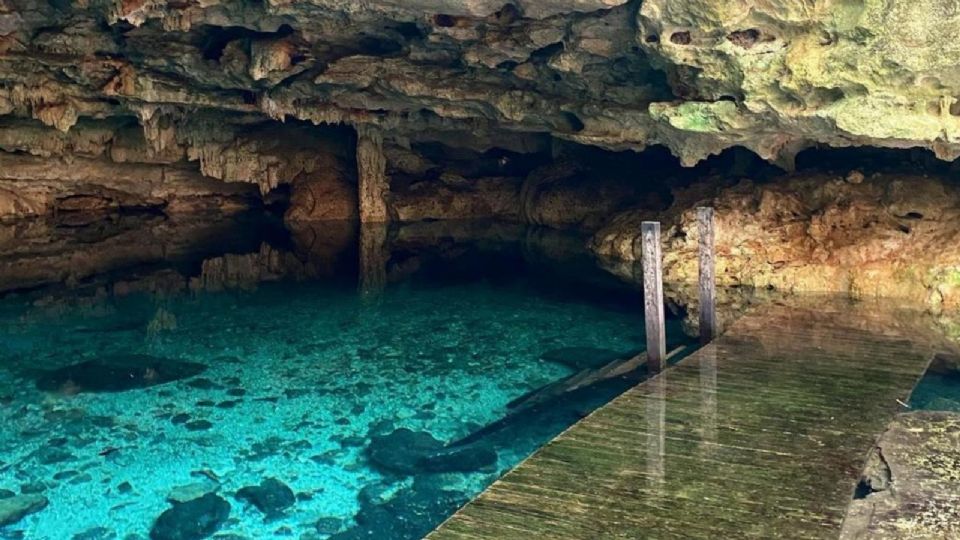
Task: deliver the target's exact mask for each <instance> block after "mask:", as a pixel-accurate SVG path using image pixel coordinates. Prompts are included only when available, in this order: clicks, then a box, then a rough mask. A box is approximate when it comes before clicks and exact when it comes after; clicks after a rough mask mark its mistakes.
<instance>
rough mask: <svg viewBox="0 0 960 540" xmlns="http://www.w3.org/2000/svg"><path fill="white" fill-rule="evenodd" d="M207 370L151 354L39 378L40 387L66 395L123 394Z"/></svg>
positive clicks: (94, 363)
mask: <svg viewBox="0 0 960 540" xmlns="http://www.w3.org/2000/svg"><path fill="white" fill-rule="evenodd" d="M205 369H206V366H204V365H202V364H196V363H193V362H182V361H178V360H173V359H169V358H156V357H152V356H147V355H137V354H132V355H126V356H115V357H107V358H100V359H97V360H88V361H86V362H81V363H79V364H73V365H70V366H66V367H63V368H60V369H57V370H54V371H49V372H45V373H43V374H41V375H40V377H39V378H38V379H37V388H39V389H40V390H45V391H58V392H65V393H79V392H122V391H125V390H132V389H137V388H147V387H150V386H155V385H158V384H164V383H168V382H171V381H176V380H180V379H185V378H188V377H192V376H194V375H197V374H198V373H201V372H202V371H203V370H205Z"/></svg>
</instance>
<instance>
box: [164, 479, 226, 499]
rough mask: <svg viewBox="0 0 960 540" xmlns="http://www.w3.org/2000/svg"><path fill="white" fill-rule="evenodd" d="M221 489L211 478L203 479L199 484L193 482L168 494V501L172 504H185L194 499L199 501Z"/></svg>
mask: <svg viewBox="0 0 960 540" xmlns="http://www.w3.org/2000/svg"><path fill="white" fill-rule="evenodd" d="M218 489H220V484H219V483H218V482H215V481H213V480H211V479H210V478H202V479H201V480H200V481H199V482H192V483H190V484H186V485H183V486H177V487H175V488H173V489H172V490H171V491H170V493H169V494H167V500H168V501H170V502H172V503H185V502H189V501H192V500H194V499H199V498H200V497H203V496H204V495H206V494H208V493H214V492H216V491H217V490H218Z"/></svg>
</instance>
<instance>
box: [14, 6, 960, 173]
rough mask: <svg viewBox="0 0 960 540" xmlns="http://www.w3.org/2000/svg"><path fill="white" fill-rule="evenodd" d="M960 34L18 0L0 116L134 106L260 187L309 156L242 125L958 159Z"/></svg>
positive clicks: (929, 20) (158, 138)
mask: <svg viewBox="0 0 960 540" xmlns="http://www.w3.org/2000/svg"><path fill="white" fill-rule="evenodd" d="M958 30H960V10H958V8H957V5H956V3H955V2H953V1H952V0H919V1H918V0H911V1H909V2H908V1H906V0H804V1H801V2H797V1H787V0H694V1H690V2H671V1H669V0H645V1H643V2H638V1H624V0H557V1H536V2H534V1H526V0H524V1H517V2H504V1H503V0H491V1H486V0H477V1H466V0H462V1H457V0H421V1H413V2H408V1H403V2H400V1H393V0H381V1H377V2H366V3H364V4H363V5H359V4H356V5H355V4H344V3H343V2H339V1H332V0H311V1H307V2H284V1H274V2H239V1H223V0H211V1H208V2H177V3H168V2H156V1H129V2H128V1H124V2H101V1H87V2H72V3H70V2H41V1H37V0H3V1H2V2H0V54H2V56H0V73H2V76H0V83H2V84H0V114H5V115H7V116H8V117H9V118H7V119H6V121H7V126H8V128H10V129H31V127H28V126H32V128H33V129H35V127H36V126H35V125H33V124H27V125H22V126H21V127H19V128H18V127H17V126H18V125H19V124H17V125H14V126H11V125H10V123H9V122H11V121H13V120H14V119H26V118H31V119H35V120H37V121H38V122H39V123H42V124H43V125H46V126H50V127H51V128H54V129H56V130H59V131H61V132H66V131H68V130H70V129H71V128H73V127H75V126H76V125H77V124H78V123H82V122H83V121H84V119H88V120H89V119H98V120H102V119H110V118H116V117H128V118H135V119H136V121H137V123H139V124H140V125H142V127H143V131H144V135H145V137H146V139H147V143H148V144H147V147H148V150H149V151H148V152H147V153H149V154H151V155H157V154H163V155H164V156H166V157H167V158H172V157H185V158H187V159H189V160H192V161H200V162H201V165H202V169H203V172H204V174H206V175H208V176H212V177H215V178H220V179H225V180H234V181H249V182H254V183H257V184H259V185H260V186H261V189H263V190H269V189H272V188H273V187H275V186H276V184H277V183H283V182H287V181H290V176H291V175H292V174H295V173H296V172H297V171H298V167H297V165H299V164H291V163H276V162H275V161H270V160H267V162H264V161H262V160H259V161H258V160H256V159H253V158H240V157H237V156H234V155H232V152H231V150H232V151H234V152H236V151H241V150H242V151H243V152H255V151H266V150H268V149H266V148H262V147H259V146H256V145H253V146H250V145H248V146H237V147H231V146H230V144H229V143H231V142H232V141H233V139H234V137H232V136H231V135H232V133H231V129H230V127H229V126H230V125H234V126H236V125H241V126H248V127H249V126H250V125H251V124H252V123H256V122H259V121H264V120H267V119H276V120H283V119H299V120H304V121H308V122H311V123H315V124H319V123H337V122H345V123H348V124H352V125H355V126H361V125H372V126H377V127H378V128H379V129H381V130H383V132H384V134H385V137H386V138H388V139H400V140H404V141H409V140H417V139H428V140H429V139H433V140H437V139H443V138H446V137H451V136H458V134H459V135H460V136H464V137H467V136H469V138H473V139H475V143H478V144H481V145H485V146H487V147H494V146H497V145H498V137H499V136H500V135H501V134H502V133H503V132H505V131H509V132H527V133H550V134H552V135H553V136H555V137H557V138H560V139H566V140H571V141H576V142H579V143H585V144H593V145H599V146H603V147H606V148H611V149H622V148H631V149H642V148H644V147H646V146H648V145H650V144H665V145H667V146H669V147H670V148H671V149H672V150H673V151H674V152H675V153H676V154H677V155H678V156H679V157H681V159H682V161H683V162H684V163H686V164H693V163H696V162H697V161H698V160H700V159H703V158H704V157H706V156H708V155H710V154H714V153H717V152H719V151H720V150H722V149H723V148H727V147H730V146H734V145H742V146H745V147H748V148H750V149H752V150H754V151H755V152H757V153H758V154H760V155H761V156H763V157H764V158H766V159H770V160H776V161H779V162H781V163H784V164H789V163H790V162H791V160H792V158H793V156H794V155H795V153H796V152H797V151H798V150H799V149H801V148H804V147H809V146H811V145H813V144H816V143H826V144H830V145H835V146H846V145H852V144H853V145H863V144H869V145H876V146H889V147H905V146H924V147H928V148H931V149H934V150H935V151H936V152H937V153H938V155H939V156H941V157H944V158H954V157H956V156H957V155H958V153H960V152H958V149H960V144H958V143H960V118H958V114H960V104H958V103H957V98H958V96H960V74H958V73H957V71H956V70H955V69H954V65H953V59H954V58H956V57H957V55H958V53H960V44H958V42H957V40H955V39H953V36H955V35H956V34H957V32H958ZM99 133H100V134H101V135H102V134H103V131H102V130H101V131H100V132H99ZM87 142H88V143H89V142H90V141H87ZM101 142H102V141H101ZM7 146H9V142H8V143H7V145H5V148H6V147H7ZM48 151H49V149H48ZM228 165H233V167H230V166H228Z"/></svg>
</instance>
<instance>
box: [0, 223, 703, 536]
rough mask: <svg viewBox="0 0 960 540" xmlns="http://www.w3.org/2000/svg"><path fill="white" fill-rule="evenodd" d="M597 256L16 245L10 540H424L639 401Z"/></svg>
mask: <svg viewBox="0 0 960 540" xmlns="http://www.w3.org/2000/svg"><path fill="white" fill-rule="evenodd" d="M584 244H585V238H583V237H580V236H577V235H571V234H565V233H559V232H556V231H549V230H544V229H535V228H526V227H523V226H517V225H511V224H502V223H478V222H470V223H420V224H415V225H409V226H394V227H391V228H386V227H372V228H360V227H359V226H358V225H356V224H352V223H336V222H330V223H315V224H309V225H303V226H299V227H296V228H294V229H292V230H287V229H285V228H284V227H283V225H282V224H281V223H279V222H278V221H276V220H271V219H264V218H263V217H262V216H257V217H251V216H243V215H241V216H236V217H234V218H231V219H227V220H221V221H215V222H211V221H203V220H197V221H194V220H183V221H174V220H170V219H166V218H163V217H160V216H124V217H120V218H117V219H116V220H114V221H111V222H109V223H91V224H87V225H86V226H85V227H69V228H65V227H58V226H56V225H55V224H51V223H44V222H27V223H20V224H17V225H14V226H5V227H0V248H2V251H0V253H3V254H4V255H3V256H2V257H0V291H2V293H0V294H2V297H0V333H2V336H0V338H2V345H0V401H2V403H4V405H5V408H4V410H5V411H7V412H5V413H4V414H5V416H4V417H3V418H0V421H4V422H6V423H7V425H9V426H11V427H10V429H9V430H8V431H7V434H6V435H4V436H0V452H2V453H0V456H2V457H0V508H8V507H9V508H12V507H16V508H18V510H17V513H13V512H10V513H7V514H4V512H3V511H0V538H2V537H17V536H18V535H25V537H26V538H33V537H37V538H44V537H50V538H54V537H56V538H73V537H75V535H76V537H77V538H87V537H90V538H96V537H97V536H96V535H97V534H100V535H101V536H103V537H110V535H116V536H117V537H121V538H122V537H125V536H126V535H130V534H132V535H139V536H138V537H146V536H149V537H150V538H151V539H153V540H158V539H160V540H162V539H167V538H181V537H197V538H201V537H204V535H207V536H209V535H210V534H213V531H218V530H219V531H223V532H224V533H226V534H235V535H237V537H238V538H240V537H246V538H272V537H283V536H289V535H297V534H299V535H300V537H301V538H328V537H329V538H337V539H339V540H343V539H352V538H392V539H405V538H411V539H413V538H420V537H421V536H423V535H424V534H426V533H427V532H429V531H430V530H431V529H432V528H433V527H435V526H436V525H437V524H438V523H439V522H441V521H442V520H443V519H445V518H446V517H447V516H449V515H450V514H451V513H453V512H454V511H455V510H456V509H457V508H459V507H460V506H461V505H462V504H464V503H465V502H467V501H468V500H469V499H471V498H472V497H473V496H475V495H476V494H477V493H479V491H481V490H482V489H483V488H484V487H485V486H487V485H489V484H490V483H491V482H492V481H494V480H495V479H496V478H498V477H499V476H500V475H501V474H503V473H504V472H505V471H507V470H509V469H510V468H511V467H513V466H514V465H515V464H516V463H518V462H519V461H520V460H522V459H524V458H525V457H527V456H528V455H529V454H530V453H532V452H534V451H535V450H536V449H537V448H539V447H540V446H542V445H543V444H544V443H546V442H547V441H549V440H550V439H551V438H552V437H554V436H555V435H556V434H558V433H559V432H561V431H562V430H564V429H566V428H567V427H568V426H570V425H571V424H573V423H575V422H576V421H577V420H579V419H580V418H582V417H584V416H585V415H587V414H589V413H590V412H591V411H593V410H594V409H596V408H597V407H598V406H600V405H602V404H604V403H606V402H607V401H609V400H610V399H612V398H614V397H615V396H617V395H618V394H620V393H622V392H623V391H624V390H625V389H627V388H630V387H631V386H633V385H635V384H636V383H637V382H638V381H641V380H643V379H644V378H646V377H647V373H646V371H645V368H644V366H643V365H642V363H640V362H637V361H636V359H633V357H634V356H635V355H636V354H637V353H638V352H639V351H640V350H641V349H642V347H643V343H644V335H643V319H642V312H641V310H642V297H641V292H640V291H639V290H638V288H636V287H634V286H632V285H628V284H625V283H624V282H623V281H621V280H619V279H617V278H615V277H613V276H612V275H610V274H609V273H607V272H606V271H604V270H602V269H601V268H600V267H598V265H597V263H596V261H594V260H593V258H592V257H591V256H590V255H589V254H588V253H587V252H586V251H585V249H584ZM680 322H681V321H680V320H679V319H677V318H672V319H671V320H670V321H669V329H668V336H669V337H670V340H671V346H678V345H689V344H690V341H689V340H688V339H687V338H686V337H685V336H684V335H683V333H682V330H681V326H680ZM688 349H689V350H692V347H689V348H688ZM12 411H19V413H18V414H17V415H13V412H12ZM3 501H7V502H6V503H4V502H3ZM67 501H73V502H71V503H68V502H67ZM77 504H80V505H84V506H83V507H84V510H83V511H76V508H74V507H71V508H68V507H67V506H68V505H77ZM121 508H122V509H123V511H122V512H118V509H121ZM69 512H73V514H74V517H73V518H72V519H71V520H63V519H60V517H62V516H63V515H65V513H69ZM191 523H192V524H194V525H189V524H191ZM197 524H203V527H202V528H201V529H196V527H197V526H199V525H197ZM190 527H194V528H193V529H191V528H190ZM83 535H87V536H83ZM178 535H179V536H178ZM185 535H186V536H185ZM190 535H193V536H190Z"/></svg>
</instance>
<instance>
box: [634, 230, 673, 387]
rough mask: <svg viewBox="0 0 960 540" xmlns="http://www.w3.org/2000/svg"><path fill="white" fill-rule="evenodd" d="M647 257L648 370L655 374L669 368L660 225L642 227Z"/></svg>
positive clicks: (643, 253) (644, 297)
mask: <svg viewBox="0 0 960 540" xmlns="http://www.w3.org/2000/svg"><path fill="white" fill-rule="evenodd" d="M640 236H641V242H642V245H641V250H642V257H643V315H644V319H645V320H646V334H647V360H648V362H647V367H648V368H649V369H650V371H651V372H654V373H656V372H658V371H661V370H662V369H663V368H664V367H665V362H666V356H667V338H666V334H665V332H666V324H665V322H664V313H663V257H662V256H661V255H660V223H659V222H656V221H644V222H643V223H642V224H641V225H640Z"/></svg>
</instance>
